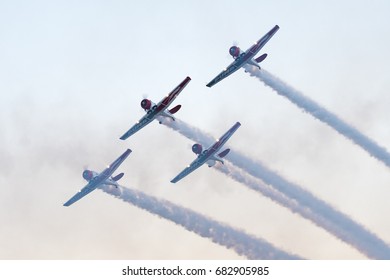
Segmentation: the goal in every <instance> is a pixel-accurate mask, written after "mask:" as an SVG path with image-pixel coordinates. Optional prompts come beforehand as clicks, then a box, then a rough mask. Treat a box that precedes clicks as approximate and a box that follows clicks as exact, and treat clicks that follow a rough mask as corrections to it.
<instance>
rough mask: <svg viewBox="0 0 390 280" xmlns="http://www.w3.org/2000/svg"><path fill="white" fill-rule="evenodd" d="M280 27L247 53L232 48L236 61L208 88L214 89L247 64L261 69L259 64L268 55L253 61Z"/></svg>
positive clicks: (274, 29) (266, 35) (230, 50)
mask: <svg viewBox="0 0 390 280" xmlns="http://www.w3.org/2000/svg"><path fill="white" fill-rule="evenodd" d="M278 29H279V26H278V25H275V26H274V27H273V28H272V29H271V30H270V31H269V32H268V33H267V34H265V35H264V36H263V37H262V38H261V39H260V40H258V41H257V42H256V43H255V44H254V45H253V46H252V47H250V48H249V49H248V50H247V51H246V52H242V51H241V50H240V48H239V47H237V46H232V47H231V48H230V49H229V53H230V55H231V56H233V58H234V61H233V63H231V64H230V65H229V66H228V67H227V68H225V70H223V71H222V72H221V73H220V74H219V75H218V76H217V77H215V78H214V79H213V80H212V81H211V82H210V83H208V84H207V85H206V86H208V87H212V86H213V85H215V84H216V83H218V82H220V81H221V80H223V79H225V78H226V77H228V76H230V75H231V74H233V73H234V72H236V71H237V70H238V69H240V68H241V67H243V66H244V65H245V64H250V65H253V66H256V67H258V68H259V69H261V68H260V65H259V63H260V62H262V61H263V60H264V59H265V58H266V57H267V54H266V53H265V54H262V55H260V56H259V57H257V58H255V59H253V57H254V56H255V55H256V54H257V53H258V52H259V51H260V49H261V48H262V47H264V45H265V44H266V43H267V42H268V41H269V39H271V37H272V36H273V35H274V34H275V33H276V31H278Z"/></svg>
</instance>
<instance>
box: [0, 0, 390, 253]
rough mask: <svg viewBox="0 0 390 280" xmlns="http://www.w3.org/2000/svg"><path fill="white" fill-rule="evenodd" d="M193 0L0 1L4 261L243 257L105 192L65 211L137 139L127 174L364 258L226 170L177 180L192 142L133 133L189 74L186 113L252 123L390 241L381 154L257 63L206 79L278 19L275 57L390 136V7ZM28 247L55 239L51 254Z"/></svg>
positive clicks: (257, 143)
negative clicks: (151, 104) (307, 110)
mask: <svg viewBox="0 0 390 280" xmlns="http://www.w3.org/2000/svg"><path fill="white" fill-rule="evenodd" d="M179 2H180V1H171V2H164V3H154V2H153V1H150V2H146V3H132V2H128V1H123V2H121V1H118V2H115V3H110V4H107V3H105V2H94V3H93V4H92V3H88V2H83V3H78V2H77V3H76V2H74V3H72V2H66V3H62V4H58V3H51V2H50V3H48V2H45V1H43V2H34V3H23V2H17V1H13V2H9V3H1V4H0V5H1V8H0V13H1V15H0V23H1V24H0V26H1V27H0V34H1V37H2V41H1V43H0V60H1V61H2V63H1V64H0V76H1V77H3V78H2V79H0V133H1V137H0V153H1V157H0V168H1V170H0V174H1V175H0V182H1V196H0V200H1V202H2V203H1V206H0V210H1V218H2V222H1V226H2V229H3V228H4V229H6V230H4V231H2V233H1V237H0V247H1V248H7V251H4V250H2V253H0V257H1V258H8V257H13V258H77V257H79V258H98V257H101V258H104V257H105V256H107V258H115V257H116V256H120V257H121V258H138V257H140V258H142V257H143V258H156V257H157V258H182V257H183V258H205V257H206V258H207V257H208V256H209V254H210V255H212V257H213V258H237V257H238V255H235V254H232V253H230V252H229V251H228V250H225V249H223V248H222V249H221V248H219V247H218V246H215V245H213V244H212V243H210V242H208V241H204V240H202V239H201V238H199V237H196V236H193V235H191V234H189V233H187V232H186V231H184V230H182V229H181V228H178V227H176V226H173V225H171V224H169V223H166V222H165V221H162V220H159V219H156V218H155V217H154V216H151V215H150V214H148V213H146V212H143V211H140V210H137V209H133V208H132V207H129V206H128V205H124V204H119V205H118V204H117V203H116V200H110V199H109V197H107V196H105V195H104V194H99V192H97V193H96V194H91V197H88V198H86V199H85V200H84V201H83V203H80V205H78V206H77V208H76V207H75V208H74V209H67V210H69V211H65V210H64V209H62V203H63V202H64V201H65V200H66V198H67V197H68V196H70V195H72V194H74V192H75V191H77V190H78V189H79V188H81V187H82V186H83V185H84V183H85V182H84V181H83V180H82V178H81V172H82V169H83V166H85V165H88V167H89V168H91V169H93V170H96V171H100V170H102V169H103V168H104V166H105V165H106V164H107V163H109V162H110V161H111V160H112V158H114V157H115V155H116V154H119V153H120V152H122V151H124V150H125V149H126V148H127V147H129V148H131V149H132V150H133V153H132V155H131V156H130V157H129V159H128V161H127V162H125V163H124V164H123V166H121V168H122V167H123V168H122V169H121V170H120V171H123V172H125V174H126V175H125V177H124V178H123V182H122V184H123V185H129V186H135V187H136V188H142V189H143V190H144V191H145V192H146V193H148V194H151V195H155V196H157V197H162V198H165V199H167V200H169V201H173V202H175V203H178V204H180V205H183V206H185V207H188V208H191V209H192V210H195V211H197V212H200V213H203V214H206V215H208V216H210V217H211V218H214V219H216V220H218V221H222V222H226V223H228V224H232V225H235V226H237V227H240V228H243V229H245V230H246V231H248V232H249V233H251V234H253V235H256V236H260V237H264V238H265V239H267V240H269V241H270V242H272V243H274V244H276V245H278V246H280V247H282V248H286V250H289V251H290V249H291V251H294V252H296V253H298V254H300V255H303V256H304V257H308V258H362V257H363V256H361V255H360V254H359V253H357V252H355V251H354V250H353V249H351V248H349V247H347V246H345V245H344V244H342V243H341V242H339V241H338V240H336V239H334V238H333V237H332V236H330V235H327V234H325V233H323V232H321V231H319V230H318V229H317V228H316V227H314V226H312V225H311V224H310V223H309V222H306V221H305V220H303V219H301V218H299V217H296V216H295V215H291V214H290V213H289V211H286V210H285V209H283V208H282V207H279V206H277V205H275V204H274V203H272V202H270V201H268V200H266V199H263V198H262V197H260V196H258V195H256V196H253V194H252V192H251V191H249V190H246V189H245V188H242V187H241V186H240V185H239V184H238V183H236V182H234V181H233V180H231V179H229V178H226V177H225V176H223V175H221V174H219V173H218V172H215V171H214V170H210V169H208V168H207V169H205V170H202V169H199V170H198V171H199V172H198V174H197V176H196V178H191V179H192V180H190V181H187V182H184V183H183V184H182V185H181V186H171V185H170V184H169V180H170V179H171V178H172V176H174V174H176V173H177V172H178V171H180V170H181V169H182V168H183V167H184V166H185V165H186V164H188V162H190V160H191V159H192V153H191V151H190V146H191V145H192V144H193V143H192V142H191V141H188V140H186V139H184V138H182V137H180V136H179V135H177V134H175V133H173V132H171V131H169V130H166V128H165V127H163V126H159V125H158V124H157V123H152V124H150V126H149V127H148V128H145V129H144V130H143V131H141V132H140V133H139V134H138V135H135V136H134V137H133V138H131V139H129V140H128V141H126V142H123V141H120V140H118V137H119V136H120V135H121V133H123V132H124V131H125V130H126V129H128V127H129V126H130V125H132V124H133V123H134V122H135V121H137V120H138V119H139V117H140V116H141V115H142V113H143V112H142V109H141V108H140V107H139V102H140V101H141V99H142V96H143V94H148V96H149V97H150V98H152V99H153V100H158V99H160V98H161V97H162V96H164V95H165V94H166V93H168V92H169V91H170V90H172V89H173V88H174V86H176V85H177V83H178V82H180V81H181V80H182V79H183V78H184V77H185V76H187V75H189V76H191V78H192V82H191V83H190V84H189V86H188V88H186V89H185V90H184V91H183V93H182V94H181V96H180V97H179V98H178V99H177V101H175V104H182V105H183V108H182V109H181V110H180V112H178V114H179V115H178V117H179V118H180V119H183V120H185V121H186V122H188V123H191V124H193V125H195V126H197V127H200V128H202V130H204V131H207V132H209V133H210V134H212V135H214V136H218V134H219V132H221V131H223V130H224V127H228V126H229V125H231V123H233V122H234V121H237V120H238V121H240V122H241V123H242V127H241V128H240V131H238V132H237V133H236V135H235V136H234V138H232V139H231V141H230V142H229V143H228V144H229V148H231V149H232V150H239V151H243V152H245V153H248V154H251V157H254V158H259V159H261V161H264V162H266V163H267V164H269V165H270V167H271V168H272V169H273V170H276V171H277V172H278V173H280V174H282V175H283V176H285V177H287V178H289V179H291V180H292V181H294V182H298V183H300V184H301V185H303V186H305V187H307V188H308V189H309V190H310V191H311V192H313V193H315V194H316V195H317V196H319V197H320V198H322V199H324V200H326V201H329V202H330V203H331V204H332V205H333V206H335V207H336V208H337V209H341V210H342V211H343V212H345V213H347V214H348V215H350V216H352V217H353V218H354V220H357V221H358V222H359V223H361V224H363V225H365V226H367V227H368V228H369V229H372V231H374V232H375V233H376V234H378V235H379V236H380V237H382V238H383V239H384V240H385V241H389V240H390V237H389V235H388V232H390V223H389V222H387V219H385V218H384V217H383V215H382V214H383V213H386V211H387V210H388V206H387V205H388V203H387V199H386V197H388V194H389V190H388V182H389V180H390V177H389V176H390V175H389V173H388V170H387V169H386V168H385V167H383V166H382V164H380V163H377V161H376V160H375V159H372V158H370V157H369V156H367V155H366V153H364V152H363V151H361V149H359V148H357V147H355V145H351V143H350V142H349V141H346V140H344V139H343V138H342V137H340V136H339V135H338V134H337V133H334V131H332V130H330V129H329V128H327V127H326V126H324V125H323V124H321V123H319V122H317V121H315V120H313V119H312V118H310V117H309V116H307V115H306V114H303V113H302V112H301V111H300V110H297V109H296V108H295V107H294V106H291V104H290V103H289V102H287V101H285V100H284V99H283V98H280V96H277V95H276V94H274V93H273V92H272V91H271V90H269V89H267V88H265V87H262V86H261V85H260V84H259V83H258V82H256V81H255V80H254V79H251V78H250V77H248V75H247V74H245V73H243V72H237V73H236V74H235V75H233V76H231V77H230V78H229V79H226V81H223V83H222V82H221V83H220V84H219V85H218V86H216V87H215V88H213V89H212V91H210V89H208V88H206V87H205V84H206V83H207V82H208V81H209V80H210V79H211V78H212V77H213V76H215V75H216V74H217V73H218V72H219V71H220V70H222V69H223V68H224V67H225V66H226V65H228V63H230V62H231V60H230V57H229V56H228V53H227V51H228V48H229V47H230V45H231V43H232V42H233V41H234V40H237V41H238V42H239V43H240V46H242V47H243V48H245V46H247V45H250V44H251V43H252V42H253V41H254V40H256V39H258V37H259V36H261V35H262V34H264V32H266V31H267V30H269V28H270V27H272V26H274V25H275V24H278V25H280V26H281V29H280V31H279V32H278V33H277V34H276V35H275V36H274V37H273V39H272V41H270V42H269V44H267V46H265V48H264V51H265V52H267V53H268V54H269V56H268V58H267V60H265V61H264V68H266V69H269V70H270V71H272V73H275V74H277V75H278V76H279V77H281V78H282V79H283V80H285V81H287V82H288V83H289V84H291V85H293V86H294V87H296V88H298V89H299V90H301V91H302V92H304V93H305V94H307V95H309V96H310V97H311V98H313V99H314V100H316V101H318V102H319V103H321V104H324V105H325V107H327V108H329V109H332V111H334V112H336V113H337V114H338V115H340V116H341V117H342V118H343V119H346V120H347V121H348V123H351V124H353V125H354V126H355V127H357V128H359V129H360V130H363V132H364V133H366V134H368V135H369V136H370V137H372V138H374V139H375V140H376V141H377V142H379V143H380V144H382V145H384V146H385V147H388V145H387V143H388V142H389V134H388V129H387V126H388V119H389V113H388V110H387V107H386V106H385V104H386V100H388V98H387V96H388V90H387V87H388V83H387V82H386V81H387V80H388V77H387V71H386V69H387V67H388V64H389V61H390V58H389V52H388V51H387V50H388V49H389V44H390V40H389V35H388V34H390V33H389V32H386V31H387V30H388V28H389V26H390V24H388V20H389V19H388V16H387V14H386V13H385V11H387V10H388V7H387V6H388V4H387V3H384V2H383V3H381V2H375V3H371V5H370V6H369V7H367V5H363V4H362V3H360V2H358V3H356V2H353V3H350V2H348V1H347V2H343V3H338V2H335V3H332V2H331V3H329V2H326V3H325V2H324V3H323V4H322V3H321V4H318V5H317V4H316V5H312V4H310V3H306V2H305V1H300V2H294V4H288V3H282V2H277V1H276V2H275V1H274V2H272V3H253V1H248V2H243V3H242V4H240V5H236V2H234V1H231V2H226V1H221V2H218V1H217V2H213V3H209V2H207V1H204V2H202V1H201V2H199V1H196V2H180V3H179ZM248 5H249V6H251V7H252V8H251V9H249V10H248V9H247V6H248ZM222 7H223V8H222ZM351 7H353V8H351ZM367 69H374V70H373V71H374V73H372V72H371V71H368V70H367ZM345 81H347V82H345ZM351 81H353V82H354V83H351ZM350 101H354V102H350ZM355 101H356V102H355ZM367 101H371V103H370V104H371V105H370V106H369V107H367V105H366V104H367ZM367 110H369V112H367ZM367 117H369V121H368V120H367ZM365 121H366V122H365ZM287 139H288V140H289V141H288V143H287V141H286V140H287ZM340 151H343V156H342V157H341V156H340ZM118 171H119V170H118ZM254 197H256V199H255V198H254ZM237 198H239V203H240V204H239V205H238V206H236V207H233V206H232V203H233V202H236V201H237ZM363 205H364V207H363ZM123 211H125V212H124V213H125V214H123V216H122V214H119V213H123ZM244 213H245V214H247V213H255V214H256V215H255V214H248V215H244ZM252 215H253V216H254V217H252ZM259 215H261V221H258V217H259ZM243 217H245V218H243ZM254 221H255V222H254ZM106 225H109V226H110V228H111V229H112V228H114V229H115V234H113V233H112V230H111V229H110V230H108V229H106V228H107V227H106ZM54 226H57V228H58V229H57V230H56V229H55V227H54ZM87 231H88V232H99V236H98V237H96V238H89V236H88V234H87V233H86V232H87ZM156 231H158V232H159V235H156ZM286 232H288V233H289V235H288V236H286V235H285V234H284V233H286ZM117 236H120V238H118V237H117ZM172 236H173V237H174V238H172ZM78 238H80V240H82V241H80V242H76V241H77V240H78ZM47 240H49V242H47ZM177 240H180V241H181V244H182V247H181V248H180V249H179V248H174V245H175V243H176V242H177ZM294 240H301V241H302V242H295V241H294ZM162 241H163V242H162ZM45 242H46V243H47V244H48V245H47V246H43V244H45ZM150 243H151V244H153V245H154V246H150V247H149V245H148V244H150ZM28 244H37V246H39V245H41V246H40V247H41V248H42V249H41V250H40V253H39V254H36V255H34V250H35V249H36V247H34V246H31V245H30V247H29V245H28ZM74 244H76V245H77V246H76V245H74ZM101 244H104V245H101ZM329 248H332V250H330V251H329ZM35 251H36V250H35Z"/></svg>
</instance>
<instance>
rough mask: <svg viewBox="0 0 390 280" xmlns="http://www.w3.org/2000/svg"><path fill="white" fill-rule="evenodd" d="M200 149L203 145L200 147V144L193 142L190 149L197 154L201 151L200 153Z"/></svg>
mask: <svg viewBox="0 0 390 280" xmlns="http://www.w3.org/2000/svg"><path fill="white" fill-rule="evenodd" d="M202 150H203V147H202V145H201V144H194V145H192V151H193V152H194V153H195V154H197V155H199V154H201V153H202Z"/></svg>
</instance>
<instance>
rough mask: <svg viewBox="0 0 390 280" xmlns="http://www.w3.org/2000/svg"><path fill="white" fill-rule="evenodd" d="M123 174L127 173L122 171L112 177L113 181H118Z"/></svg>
mask: <svg viewBox="0 0 390 280" xmlns="http://www.w3.org/2000/svg"><path fill="white" fill-rule="evenodd" d="M123 175H125V173H123V172H122V173H119V174H118V175H116V176H115V177H112V178H111V179H112V180H113V181H115V182H117V181H119V180H120V179H121V178H122V177H123Z"/></svg>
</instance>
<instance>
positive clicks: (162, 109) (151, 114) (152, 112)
mask: <svg viewBox="0 0 390 280" xmlns="http://www.w3.org/2000/svg"><path fill="white" fill-rule="evenodd" d="M190 81H191V78H190V77H187V78H185V79H184V80H183V81H182V82H181V83H180V85H178V86H177V87H176V88H175V89H174V90H173V91H172V92H171V93H170V94H169V95H168V96H166V97H164V98H163V100H161V101H160V102H159V103H158V104H157V105H156V104H154V103H153V102H152V101H150V100H149V99H146V98H145V99H143V100H142V101H141V107H142V108H143V109H144V110H145V111H146V115H145V116H143V117H142V118H141V119H140V120H139V121H138V122H137V123H136V124H135V125H133V126H132V127H131V128H130V129H129V130H128V131H126V133H125V134H123V135H122V136H121V137H120V139H121V140H126V139H127V138H129V137H130V136H131V135H133V134H134V133H136V132H137V131H138V130H140V129H141V128H143V127H144V126H146V125H147V124H148V123H150V122H152V121H153V120H154V119H155V118H156V117H157V116H160V115H161V116H165V117H168V118H171V119H172V120H175V118H174V117H173V114H175V113H176V112H177V111H179V110H180V108H181V105H177V106H175V107H173V108H172V109H170V110H168V106H169V105H171V103H172V102H173V100H175V98H176V97H177V96H178V95H179V93H180V92H181V91H182V90H183V89H184V88H185V87H186V85H187V84H188V83H189V82H190Z"/></svg>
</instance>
